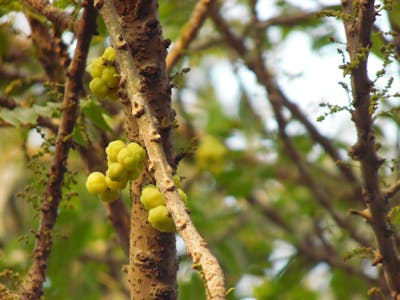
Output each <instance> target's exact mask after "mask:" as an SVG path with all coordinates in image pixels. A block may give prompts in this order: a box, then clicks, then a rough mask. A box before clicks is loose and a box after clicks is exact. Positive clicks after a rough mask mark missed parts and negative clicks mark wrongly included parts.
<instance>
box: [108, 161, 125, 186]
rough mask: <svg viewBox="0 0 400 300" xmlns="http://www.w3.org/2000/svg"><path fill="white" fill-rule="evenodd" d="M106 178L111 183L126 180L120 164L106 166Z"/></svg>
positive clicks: (123, 169)
mask: <svg viewBox="0 0 400 300" xmlns="http://www.w3.org/2000/svg"><path fill="white" fill-rule="evenodd" d="M106 176H107V177H108V178H110V179H111V180H112V181H120V182H121V181H124V180H126V170H125V168H124V166H123V165H122V164H120V163H112V164H110V165H109V166H108V169H107V172H106Z"/></svg>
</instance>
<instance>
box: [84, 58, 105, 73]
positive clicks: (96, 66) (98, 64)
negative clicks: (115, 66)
mask: <svg viewBox="0 0 400 300" xmlns="http://www.w3.org/2000/svg"><path fill="white" fill-rule="evenodd" d="M104 67H105V61H104V59H103V58H101V57H98V58H96V59H95V60H93V61H92V63H91V64H90V65H89V67H88V69H89V73H90V76H92V77H93V78H95V77H100V76H101V73H102V72H103V69H104Z"/></svg>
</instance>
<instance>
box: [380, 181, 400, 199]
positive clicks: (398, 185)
mask: <svg viewBox="0 0 400 300" xmlns="http://www.w3.org/2000/svg"><path fill="white" fill-rule="evenodd" d="M399 191H400V180H398V181H396V182H395V183H393V185H391V186H390V187H389V188H387V189H386V190H384V191H383V194H384V197H385V198H386V199H390V198H392V197H393V196H394V195H396V194H397V193H398V192H399Z"/></svg>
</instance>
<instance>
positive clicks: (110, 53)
mask: <svg viewBox="0 0 400 300" xmlns="http://www.w3.org/2000/svg"><path fill="white" fill-rule="evenodd" d="M103 57H104V58H105V59H106V60H107V61H114V60H115V59H116V57H117V55H116V53H115V49H114V48H113V47H107V48H106V50H104V53H103Z"/></svg>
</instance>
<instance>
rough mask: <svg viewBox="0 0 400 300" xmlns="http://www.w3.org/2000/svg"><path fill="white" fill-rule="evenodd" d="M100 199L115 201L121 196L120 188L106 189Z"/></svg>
mask: <svg viewBox="0 0 400 300" xmlns="http://www.w3.org/2000/svg"><path fill="white" fill-rule="evenodd" d="M99 197H100V200H101V201H104V202H113V201H115V200H117V199H118V198H119V192H118V190H110V189H106V190H105V191H104V192H103V193H101V194H100V195H99Z"/></svg>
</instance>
